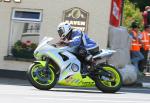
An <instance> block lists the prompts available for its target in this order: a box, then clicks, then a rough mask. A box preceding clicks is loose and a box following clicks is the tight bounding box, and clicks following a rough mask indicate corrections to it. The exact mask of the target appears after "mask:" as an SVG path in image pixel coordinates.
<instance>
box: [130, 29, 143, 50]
mask: <svg viewBox="0 0 150 103" xmlns="http://www.w3.org/2000/svg"><path fill="white" fill-rule="evenodd" d="M131 33H133V36H134V37H137V36H138V33H136V32H135V31H133V30H132V32H131ZM140 46H141V44H140V43H139V40H138V38H136V39H132V42H131V48H130V49H131V51H140Z"/></svg>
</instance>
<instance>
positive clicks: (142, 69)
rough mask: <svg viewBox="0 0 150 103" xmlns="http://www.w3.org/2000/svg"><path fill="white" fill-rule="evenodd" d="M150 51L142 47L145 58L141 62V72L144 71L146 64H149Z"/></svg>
mask: <svg viewBox="0 0 150 103" xmlns="http://www.w3.org/2000/svg"><path fill="white" fill-rule="evenodd" d="M148 52H149V51H148V50H144V49H143V48H142V49H141V53H142V54H143V55H144V59H143V60H141V61H140V62H139V70H140V71H141V72H143V71H144V69H145V66H146V64H147V58H148Z"/></svg>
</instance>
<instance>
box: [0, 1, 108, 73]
mask: <svg viewBox="0 0 150 103" xmlns="http://www.w3.org/2000/svg"><path fill="white" fill-rule="evenodd" d="M72 7H79V8H82V9H83V10H85V11H87V12H89V25H88V34H89V36H90V37H91V38H93V39H94V40H95V41H96V42H97V43H98V44H100V48H106V45H107V38H108V27H109V17H110V16H109V14H110V7H111V0H22V2H21V3H14V2H10V3H6V2H0V17H1V18H0V31H1V32H0V69H12V70H26V69H27V68H28V66H29V65H30V63H26V62H16V61H6V60H3V57H4V56H6V55H7V49H8V41H9V34H10V25H11V13H12V8H30V9H42V10H43V21H42V24H41V38H42V37H43V36H52V37H55V38H57V37H58V35H57V31H56V27H57V25H58V24H59V23H60V22H61V21H62V13H63V11H64V10H67V9H70V8H72Z"/></svg>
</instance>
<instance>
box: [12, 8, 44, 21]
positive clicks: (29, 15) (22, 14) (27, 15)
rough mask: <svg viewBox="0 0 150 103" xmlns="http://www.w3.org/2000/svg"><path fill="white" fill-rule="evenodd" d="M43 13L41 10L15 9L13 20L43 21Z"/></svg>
mask: <svg viewBox="0 0 150 103" xmlns="http://www.w3.org/2000/svg"><path fill="white" fill-rule="evenodd" d="M41 16H42V13H41V12H39V11H31V10H30V11H23V10H13V15H12V19H13V20H23V21H24V20H25V21H27V20H28V21H41Z"/></svg>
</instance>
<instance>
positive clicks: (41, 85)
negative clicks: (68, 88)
mask: <svg viewBox="0 0 150 103" xmlns="http://www.w3.org/2000/svg"><path fill="white" fill-rule="evenodd" d="M27 75H28V79H29V81H30V83H31V84H32V85H33V86H34V87H36V88H38V89H40V90H49V89H51V88H53V87H54V86H55V84H56V83H57V78H58V76H57V75H56V71H55V67H54V66H53V65H52V64H49V66H48V69H47V71H45V69H44V67H43V66H42V64H40V63H33V64H32V65H31V66H30V68H29V69H28V71H27Z"/></svg>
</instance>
